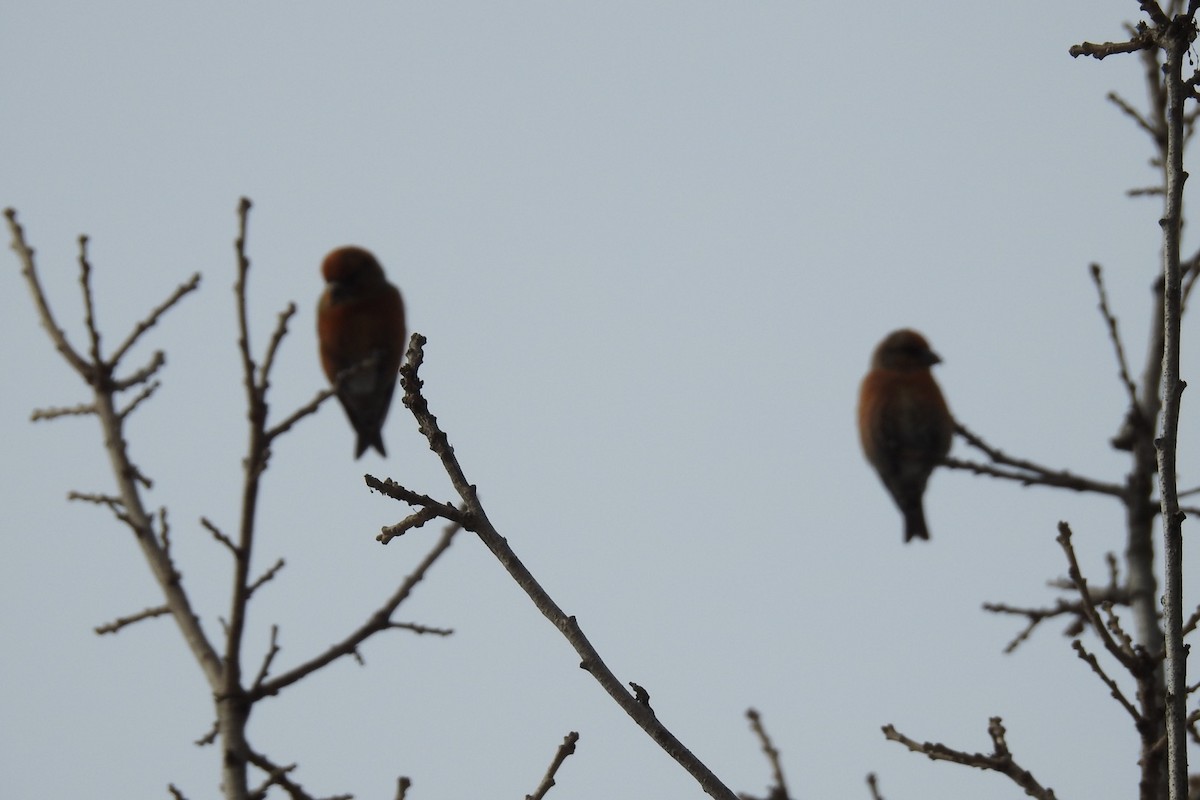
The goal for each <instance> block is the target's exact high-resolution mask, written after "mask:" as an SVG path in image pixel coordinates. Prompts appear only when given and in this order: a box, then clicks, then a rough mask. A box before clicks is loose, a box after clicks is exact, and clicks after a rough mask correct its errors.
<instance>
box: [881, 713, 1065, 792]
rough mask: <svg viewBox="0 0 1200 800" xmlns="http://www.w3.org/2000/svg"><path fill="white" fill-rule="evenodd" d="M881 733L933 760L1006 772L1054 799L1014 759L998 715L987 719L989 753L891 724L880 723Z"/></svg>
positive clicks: (1028, 788) (1029, 788)
mask: <svg viewBox="0 0 1200 800" xmlns="http://www.w3.org/2000/svg"><path fill="white" fill-rule="evenodd" d="M883 735H884V736H885V737H887V738H888V739H889V740H891V741H893V742H899V743H900V744H902V745H904V746H905V747H907V748H908V749H909V750H912V751H913V752H914V753H921V754H923V755H925V756H928V757H929V758H930V759H932V760H934V761H950V762H953V763H955V764H962V765H963V766H967V767H975V768H977V769H983V770H991V771H992V772H998V773H1000V774H1001V775H1007V776H1008V777H1009V778H1010V779H1011V780H1012V782H1013V783H1015V784H1017V785H1018V786H1020V787H1021V788H1022V789H1024V790H1025V794H1027V795H1029V796H1030V797H1034V798H1037V799H1038V800H1055V797H1054V790H1052V789H1050V788H1047V787H1044V786H1042V785H1041V784H1040V783H1038V781H1037V780H1036V779H1035V778H1034V777H1033V773H1031V772H1030V771H1029V770H1027V769H1025V768H1023V767H1022V766H1021V765H1019V764H1018V763H1017V762H1016V760H1014V759H1013V756H1012V753H1011V752H1010V751H1009V749H1008V742H1007V741H1006V739H1005V736H1006V732H1005V730H1004V724H1003V723H1002V721H1001V719H1000V717H992V718H991V720H989V721H988V735H989V736H991V737H992V748H993V749H992V753H991V755H984V754H983V753H967V752H964V751H962V750H954V749H952V748H949V747H947V746H946V745H944V744H940V743H935V742H917V741H914V740H913V739H910V738H908V737H907V736H905V735H904V734H902V733H900V732H899V731H897V730H896V728H895V727H894V726H892V725H884V726H883Z"/></svg>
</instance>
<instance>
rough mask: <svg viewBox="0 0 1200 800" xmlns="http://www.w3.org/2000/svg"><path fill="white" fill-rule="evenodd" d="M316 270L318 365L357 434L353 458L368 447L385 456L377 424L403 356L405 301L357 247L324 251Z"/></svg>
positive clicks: (383, 414) (384, 414)
mask: <svg viewBox="0 0 1200 800" xmlns="http://www.w3.org/2000/svg"><path fill="white" fill-rule="evenodd" d="M321 274H322V275H324V277H325V291H324V292H323V293H322V294H321V300H320V302H319V303H318V304H317V340H318V342H319V345H320V352H321V367H322V368H323V369H324V370H325V376H326V377H327V378H329V382H330V383H332V384H333V385H334V386H336V387H337V396H338V400H340V401H341V403H342V407H343V408H344V409H346V416H347V417H349V418H350V424H351V425H353V426H354V431H355V433H357V434H358V442H357V444H356V445H355V449H354V457H355V458H360V457H361V456H362V454H363V453H364V452H366V450H367V448H368V447H374V448H375V449H376V450H378V451H379V454H380V455H381V456H387V452H386V451H385V450H384V448H383V435H382V429H383V421H384V420H385V419H386V418H387V413H388V408H389V406H391V403H392V393H393V392H394V391H395V388H396V374H397V373H398V372H399V370H400V359H401V358H402V356H403V355H404V338H405V328H404V301H403V300H401V299H400V291H399V290H398V289H397V288H396V287H395V286H393V285H392V284H390V283H388V280H387V277H386V276H384V274H383V267H381V266H380V265H379V262H378V261H377V260H376V259H375V256H373V255H371V253H369V252H368V251H366V250H364V249H362V248H361V247H339V248H338V249H336V250H334V251H333V252H331V253H330V254H329V255H327V256H325V261H324V262H323V263H322V264H321ZM343 374H344V376H343ZM339 376H343V377H341V378H340V382H339Z"/></svg>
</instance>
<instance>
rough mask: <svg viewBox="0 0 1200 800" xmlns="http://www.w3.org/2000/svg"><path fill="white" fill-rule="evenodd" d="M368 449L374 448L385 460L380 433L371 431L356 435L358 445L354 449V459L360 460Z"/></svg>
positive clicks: (385, 453) (385, 454)
mask: <svg viewBox="0 0 1200 800" xmlns="http://www.w3.org/2000/svg"><path fill="white" fill-rule="evenodd" d="M368 447H374V448H375V449H376V450H378V451H379V455H381V456H383V457H384V458H387V450H384V449H383V433H382V432H381V431H372V432H370V433H367V434H363V433H361V432H360V433H359V434H358V444H357V445H356V446H355V448H354V457H355V458H356V459H358V458H362V454H363V453H365V452H367V448H368Z"/></svg>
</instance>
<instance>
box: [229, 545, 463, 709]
mask: <svg viewBox="0 0 1200 800" xmlns="http://www.w3.org/2000/svg"><path fill="white" fill-rule="evenodd" d="M458 531H459V526H458V525H457V524H451V525H447V526H446V528H445V529H444V530H443V531H442V536H441V538H440V539H438V541H437V543H436V544H435V545H434V546H433V548H432V549H431V550H430V551H429V552H428V553H426V554H425V558H424V559H422V560H421V563H419V564H418V565H417V566H416V568H415V569H414V570H413V571H412V572H411V573H410V574H409V576H408V577H407V578H405V579H404V582H403V583H401V584H400V586H399V588H397V589H396V591H395V592H394V593H393V594H392V596H391V597H389V598H388V599H387V601H386V602H384V604H383V605H382V606H380V608H378V609H377V610H376V611H375V612H374V613H372V614H371V616H370V617H369V618H368V619H367V621H366V622H365V623H363V624H362V625H361V626H359V628H358V629H357V630H355V631H354V632H352V633H351V634H350V635H349V636H347V637H346V638H345V639H343V640H342V641H340V642H338V643H337V644H335V645H333V646H331V647H330V648H329V649H327V650H325V652H323V653H321V654H320V655H317V656H315V657H313V658H311V659H309V660H308V661H305V662H304V663H302V664H300V665H299V666H296V667H293V668H292V669H290V670H288V671H287V672H285V673H283V674H281V675H279V676H278V677H276V678H273V679H272V680H269V681H265V682H263V683H262V684H259V685H256V686H254V687H253V688H251V689H250V691H249V692H247V699H248V700H249V701H250V702H254V701H256V700H258V699H260V698H263V697H268V696H270V695H274V694H278V693H279V692H280V691H281V690H283V689H285V688H287V687H288V686H291V685H292V684H293V683H295V682H296V681H298V680H300V679H301V678H303V677H304V676H305V675H308V674H310V673H312V672H316V671H317V670H318V669H320V668H321V667H324V666H325V665H326V664H328V663H330V662H331V661H335V660H337V659H339V658H341V657H343V656H355V655H356V650H357V648H358V646H359V645H360V644H362V643H363V642H364V641H366V640H367V639H368V638H370V637H371V636H373V635H374V634H376V633H379V632H380V631H385V630H388V629H390V628H392V627H399V626H398V625H397V624H396V623H393V622H392V621H391V616H392V614H393V613H395V611H396V608H398V607H399V605H400V604H401V603H403V602H404V600H405V599H407V598H408V596H409V594H411V593H412V590H413V589H414V588H415V587H416V585H417V584H418V583H420V581H421V579H422V578H424V577H425V573H426V572H428V570H429V568H430V567H432V566H433V564H434V562H435V561H437V559H438V558H439V557H440V556H441V555H442V554H443V553H444V552H446V550H447V549H448V548H449V547H450V543H451V542H452V541H453V540H454V535H455V534H456V533H457V532H458ZM404 627H408V626H404ZM430 632H433V629H431V631H430Z"/></svg>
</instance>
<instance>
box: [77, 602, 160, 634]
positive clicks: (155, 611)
mask: <svg viewBox="0 0 1200 800" xmlns="http://www.w3.org/2000/svg"><path fill="white" fill-rule="evenodd" d="M170 613H171V609H169V608H167V607H166V606H155V607H154V608H147V609H144V610H142V611H139V612H137V613H136V614H130V615H129V616H128V617H117V618H116V619H115V620H113V621H112V622H108V623H105V624H104V625H100V626H99V627H96V628H93V629H92V630H94V631H95V632H96V633H97V634H99V635H101V636H103V635H104V634H106V633H116V632H117V631H119V630H121V628H124V627H125V626H126V625H132V624H133V623H135V622H141V621H142V620H144V619H153V618H154V617H161V616H162V615H163V614H170Z"/></svg>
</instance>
